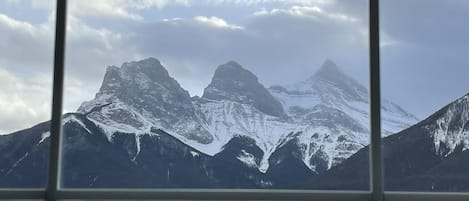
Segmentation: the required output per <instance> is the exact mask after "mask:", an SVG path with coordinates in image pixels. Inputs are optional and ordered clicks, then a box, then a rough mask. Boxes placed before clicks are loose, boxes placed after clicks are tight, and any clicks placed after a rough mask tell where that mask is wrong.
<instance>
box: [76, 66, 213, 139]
mask: <svg viewBox="0 0 469 201" xmlns="http://www.w3.org/2000/svg"><path fill="white" fill-rule="evenodd" d="M78 112H79V113H83V114H87V116H88V117H89V118H90V119H91V120H92V121H93V122H95V123H96V124H98V125H99V126H100V127H102V128H105V129H106V132H105V133H106V134H107V135H108V138H110V137H112V135H113V133H114V132H117V131H119V132H123V133H134V134H136V136H138V135H140V134H144V133H147V132H149V131H150V129H151V128H152V126H155V127H158V128H161V129H163V130H165V131H166V132H170V133H172V134H174V135H176V136H181V137H182V138H184V139H188V140H192V141H196V142H199V143H202V144H208V143H210V142H211V141H213V136H212V135H211V134H210V133H209V132H207V131H206V130H205V129H204V128H203V127H202V126H201V124H200V122H199V119H198V117H197V115H196V113H195V110H194V106H193V105H192V102H191V98H190V96H189V93H188V92H187V91H186V90H184V89H182V88H181V86H180V85H179V83H178V82H177V81H176V80H174V79H173V78H171V77H170V76H169V74H168V71H167V70H166V69H165V68H164V67H163V66H162V65H161V63H160V62H159V61H158V60H157V59H155V58H148V59H144V60H141V61H138V62H130V63H124V64H123V65H122V67H120V68H118V67H116V66H110V67H108V68H107V70H106V74H105V76H104V80H103V83H102V85H101V88H100V89H99V92H98V93H97V94H96V97H95V98H94V99H93V100H91V101H87V102H84V103H83V104H82V105H81V106H80V108H79V109H78Z"/></svg>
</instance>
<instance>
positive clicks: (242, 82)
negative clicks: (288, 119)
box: [202, 61, 286, 117]
mask: <svg viewBox="0 0 469 201" xmlns="http://www.w3.org/2000/svg"><path fill="white" fill-rule="evenodd" d="M202 97H203V98H206V99H211V100H229V101H234V102H238V103H242V104H248V105H252V106H254V107H255V108H257V109H259V110H260V111H262V112H264V113H265V114H268V115H272V116H278V117H285V116H286V114H285V113H284V111H283V108H282V105H281V104H280V102H278V101H277V100H276V99H275V98H274V97H273V96H272V95H271V94H270V93H269V91H268V90H267V89H266V88H265V87H264V86H263V85H262V84H261V83H259V81H258V78H257V76H255V75H254V74H253V73H252V72H250V71H249V70H247V69H245V68H243V67H242V66H241V65H240V64H238V63H236V62H234V61H230V62H228V63H226V64H223V65H220V66H218V68H217V70H216V71H215V75H214V76H213V79H212V82H211V83H210V84H209V85H208V86H207V88H205V90H204V94H203V96H202Z"/></svg>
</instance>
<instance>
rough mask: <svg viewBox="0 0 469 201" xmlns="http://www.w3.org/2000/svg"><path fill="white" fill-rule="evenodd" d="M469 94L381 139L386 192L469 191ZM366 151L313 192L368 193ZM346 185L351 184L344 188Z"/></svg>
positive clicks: (319, 180)
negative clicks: (408, 126)
mask: <svg viewBox="0 0 469 201" xmlns="http://www.w3.org/2000/svg"><path fill="white" fill-rule="evenodd" d="M468 125H469V94H468V95H465V96H464V97H461V98H459V99H458V100H456V101H454V102H453V103H450V104H449V105H447V106H445V107H443V108H442V109H440V110H439V111H437V112H436V113H434V114H433V115H431V116H429V117H428V118H427V119H425V120H423V121H421V122H419V123H417V124H415V125H414V126H412V127H410V128H408V129H405V130H403V131H401V132H399V133H397V134H395V135H391V136H388V137H386V138H384V139H383V159H384V164H385V166H384V167H385V171H384V176H385V177H384V182H385V189H386V190H398V191H466V190H467V189H468V188H469V182H468V181H469V176H468V172H467V170H468V169H469V160H468V159H469V151H468V148H469V143H468V139H469V126H468ZM368 151H369V149H368V147H365V148H363V149H361V150H360V151H358V152H357V153H356V154H354V155H353V156H352V157H350V158H349V159H347V160H345V161H344V162H343V163H342V164H340V165H338V166H337V167H334V168H332V169H331V170H330V171H328V172H326V173H324V174H323V175H320V176H319V177H317V178H315V179H314V180H313V182H312V183H313V184H314V185H313V186H314V188H325V189H330V188H333V189H344V188H346V189H349V188H352V189H357V188H358V189H363V190H365V189H368V186H369V184H368V180H367V178H368V164H369V163H368V156H369V155H368ZM341 181H347V182H341Z"/></svg>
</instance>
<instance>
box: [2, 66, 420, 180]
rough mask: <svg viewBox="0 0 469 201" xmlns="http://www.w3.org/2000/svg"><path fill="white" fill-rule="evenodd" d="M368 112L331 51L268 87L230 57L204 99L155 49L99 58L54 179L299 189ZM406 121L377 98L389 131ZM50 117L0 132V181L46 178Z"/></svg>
mask: <svg viewBox="0 0 469 201" xmlns="http://www.w3.org/2000/svg"><path fill="white" fill-rule="evenodd" d="M368 116H369V114H368V93H367V90H366V88H365V87H363V86H362V85H360V84H359V83H358V82H356V81H355V80H353V79H352V78H350V77H348V76H346V75H345V74H344V73H342V72H341V71H340V69H339V68H338V67H337V65H335V64H334V63H333V62H332V61H329V60H328V61H326V62H325V63H324V64H323V66H322V67H321V68H320V69H319V70H318V72H316V73H315V74H314V75H313V76H311V77H310V78H308V79H307V80H305V81H302V82H299V83H297V84H293V85H290V86H273V87H270V88H266V87H265V86H264V85H262V84H261V83H260V82H259V80H258V78H257V77H256V76H255V75H254V74H253V73H252V72H250V71H249V70H248V69H246V68H244V67H243V66H241V65H240V64H238V63H236V62H234V61H230V62H228V63H226V64H223V65H220V66H218V68H217V69H216V71H215V73H214V76H213V78H212V81H211V83H210V84H209V85H208V86H207V87H206V88H205V90H204V93H203V95H202V97H196V96H194V97H190V95H189V93H188V92H187V91H186V90H184V89H183V88H182V87H181V86H180V85H179V84H178V82H177V81H176V80H175V79H173V78H172V77H171V76H170V75H169V73H168V71H167V70H166V69H165V68H164V67H163V66H162V65H161V63H160V62H159V61H158V60H157V59H155V58H148V59H144V60H141V61H135V62H127V63H124V64H122V66H120V67H117V66H110V67H108V68H107V70H106V74H105V76H104V79H103V82H102V85H101V87H100V89H99V91H98V92H97V93H96V96H95V97H94V98H93V99H92V100H90V101H86V102H84V103H83V104H82V105H81V106H80V107H79V109H78V111H77V112H76V113H70V114H67V115H65V116H64V118H63V128H64V129H63V130H64V131H63V135H64V142H63V144H64V151H63V154H64V162H63V165H64V167H63V168H64V169H63V171H62V172H63V174H64V177H63V180H64V182H63V184H64V185H65V186H67V187H193V188H203V187H207V188H216V187H226V188H309V186H305V185H304V184H306V183H308V182H310V181H311V180H314V179H315V178H316V177H317V176H318V175H321V174H322V173H324V172H326V171H328V170H329V169H331V168H333V167H335V166H337V165H339V164H341V163H342V162H343V161H344V160H345V159H347V158H349V157H350V156H351V155H353V154H354V153H355V152H356V151H358V150H359V149H361V148H362V147H364V146H366V145H367V144H368V138H369V129H368V123H367V122H368ZM413 121H416V120H415V117H413V116H412V115H411V114H409V113H407V112H405V111H404V110H402V109H401V108H400V107H399V106H397V105H395V104H393V103H390V102H389V101H384V103H383V124H384V125H387V126H384V127H385V129H387V131H388V132H397V131H398V130H399V129H401V128H405V127H407V126H408V125H410V124H411V123H413ZM48 124H49V123H48V122H45V123H43V124H40V125H38V126H35V127H33V128H30V129H25V130H23V131H19V132H17V133H13V134H10V135H7V136H0V151H1V152H0V153H6V154H4V155H3V156H1V157H3V158H2V161H6V163H2V165H0V178H1V180H2V181H3V183H2V182H0V186H5V185H16V186H21V185H26V186H35V187H39V186H40V185H42V184H41V182H35V183H34V182H30V181H27V179H26V178H28V177H30V176H31V172H28V171H26V170H29V171H31V170H32V169H34V168H35V169H37V172H36V173H37V174H36V175H35V176H34V178H36V177H37V178H38V179H39V178H45V174H44V173H42V172H41V171H43V169H45V167H46V165H47V164H46V163H45V161H46V159H47V146H48V135H49V133H48ZM44 171H45V170H44ZM21 175H27V176H26V177H24V176H21Z"/></svg>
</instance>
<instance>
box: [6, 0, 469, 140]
mask: <svg viewBox="0 0 469 201" xmlns="http://www.w3.org/2000/svg"><path fill="white" fill-rule="evenodd" d="M51 2H52V1H50V0H3V1H0V33H1V35H0V37H2V42H1V43H0V86H2V87H1V88H0V133H9V132H11V131H14V130H19V129H23V128H27V127H30V126H33V125H34V124H36V123H39V122H42V121H45V120H47V119H49V118H50V101H51V97H50V94H51V82H52V75H51V72H52V71H51V69H52V56H53V42H54V41H53V37H54V22H55V21H54V20H55V19H54V15H55V14H54V9H55V4H54V3H51ZM381 6H382V7H381V28H382V29H381V38H382V41H381V47H382V52H381V59H382V82H383V83H382V87H383V89H382V92H383V96H384V97H385V98H387V99H389V100H391V101H393V102H396V103H397V104H399V105H401V106H402V107H404V108H405V109H407V110H408V111H410V112H411V113H414V114H415V115H416V116H418V117H420V118H424V117H426V116H427V115H429V114H431V113H433V112H434V111H436V110H437V109H439V108H441V107H442V106H444V105H445V104H447V103H449V102H451V101H452V100H454V99H456V98H458V97H460V96H463V95H464V94H465V93H467V92H469V87H468V86H469V83H468V82H469V81H467V80H468V79H467V77H468V75H469V61H468V59H466V58H467V56H468V55H467V54H468V53H469V26H468V25H466V24H467V23H465V21H466V20H467V19H469V1H467V0H451V1H441V0H381ZM150 56H151V57H155V58H158V59H159V60H160V61H161V62H162V63H163V65H164V66H165V67H166V68H167V69H168V71H169V72H170V75H171V76H173V77H174V78H175V79H176V80H178V82H179V83H180V84H181V85H182V86H183V87H184V88H185V89H186V90H188V91H189V92H190V93H191V95H200V94H201V93H202V91H203V89H204V87H205V86H207V85H208V83H209V82H210V79H211V77H212V75H213V73H214V70H215V68H216V67H217V66H218V65H220V64H223V63H225V62H227V61H229V60H235V61H238V62H239V63H241V64H242V65H243V66H244V67H246V68H247V69H249V70H251V71H252V72H253V73H255V74H256V75H257V76H258V77H259V79H260V81H261V82H262V83H263V84H264V85H265V86H270V85H278V84H280V85H283V84H290V83H295V82H298V81H301V80H304V79H306V78H308V77H309V76H311V75H313V74H314V72H315V70H317V69H318V68H319V67H320V65H321V64H322V63H323V62H324V61H325V60H326V59H331V60H333V61H334V62H336V63H337V64H338V65H339V67H340V68H341V69H342V70H343V71H344V72H345V73H347V74H349V75H350V76H351V77H353V78H355V79H357V80H358V81H359V82H361V83H363V84H364V85H367V83H368V4H367V0H133V1H131V0H69V13H68V27H67V52H66V85H65V87H66V89H65V108H64V109H65V111H67V112H72V111H75V110H76V109H77V107H78V106H79V105H80V104H81V103H82V102H83V101H86V100H90V99H92V98H93V97H94V94H95V93H96V92H97V90H98V89H99V86H100V83H101V81H102V78H103V76H104V71H105V69H106V67H107V66H110V65H116V66H120V65H121V64H122V63H123V62H126V61H132V60H139V59H143V58H146V57H150Z"/></svg>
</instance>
